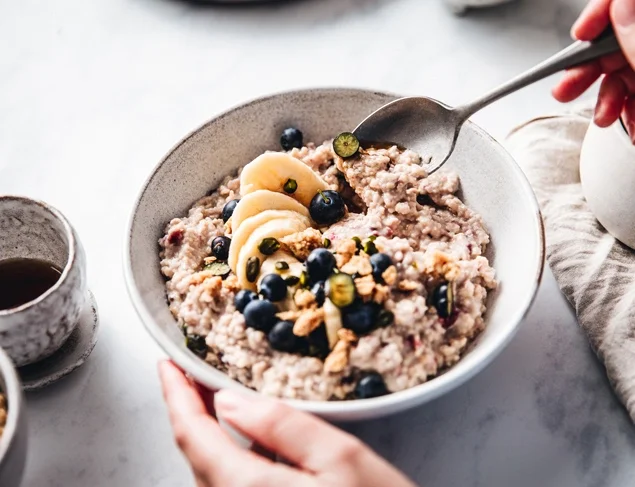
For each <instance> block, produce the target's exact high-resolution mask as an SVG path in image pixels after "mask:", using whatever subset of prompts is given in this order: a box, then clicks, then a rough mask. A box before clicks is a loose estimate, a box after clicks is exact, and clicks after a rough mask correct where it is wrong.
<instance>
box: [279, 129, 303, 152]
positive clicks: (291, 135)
mask: <svg viewBox="0 0 635 487" xmlns="http://www.w3.org/2000/svg"><path fill="white" fill-rule="evenodd" d="M302 139H303V135H302V132H300V131H299V130H298V129H296V128H293V127H289V128H288V129H284V130H283V131H282V135H281V136H280V145H281V146H282V148H283V149H284V150H291V149H294V148H295V149H301V148H302Z"/></svg>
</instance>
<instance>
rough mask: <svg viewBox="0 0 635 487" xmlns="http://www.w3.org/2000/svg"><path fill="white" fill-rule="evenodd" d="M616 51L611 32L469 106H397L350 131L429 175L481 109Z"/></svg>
mask: <svg viewBox="0 0 635 487" xmlns="http://www.w3.org/2000/svg"><path fill="white" fill-rule="evenodd" d="M619 49H620V46H619V43H618V41H617V38H616V37H615V34H614V32H613V30H612V29H611V28H610V27H609V28H608V29H607V30H606V31H604V32H603V33H602V34H601V35H600V36H598V37H597V38H596V39H594V40H593V41H591V42H586V41H577V42H574V43H573V44H571V45H570V46H569V47H567V48H566V49H563V50H562V51H560V52H559V53H557V54H555V55H554V56H552V57H550V58H549V59H547V60H546V61H543V62H542V63H540V64H538V65H537V66H535V67H534V68H532V69H530V70H529V71H526V72H525V73H523V74H521V75H520V76H517V77H516V78H514V79H512V80H510V81H508V82H507V83H505V84H503V85H501V86H499V87H498V88H496V89H494V90H492V91H490V92H489V93H487V94H486V95H485V96H483V97H481V98H479V99H477V100H475V101H473V102H472V103H469V104H467V105H463V106H458V107H455V108H452V107H450V106H448V105H446V104H444V103H441V102H439V101H437V100H434V99H432V98H427V97H406V98H400V99H398V100H395V101H393V102H391V103H388V104H386V105H384V106H383V107H381V108H379V109H378V110H376V111H375V112H373V113H372V114H371V115H369V116H368V117H367V118H366V119H365V120H364V121H363V122H362V123H361V124H359V125H358V126H357V128H356V129H355V130H354V131H353V133H354V134H355V136H356V137H357V138H358V139H359V140H360V141H361V142H362V143H363V142H369V143H372V142H388V143H393V144H397V145H399V146H401V147H407V148H409V149H412V150H414V151H416V152H417V153H419V154H421V155H422V156H424V157H425V158H424V162H425V161H426V159H428V158H429V161H428V162H427V164H426V166H425V167H426V170H427V172H428V173H429V174H431V173H433V172H434V171H436V170H437V169H439V168H440V167H441V166H442V165H443V164H444V163H445V162H446V161H447V160H448V158H449V157H450V154H452V151H453V150H454V146H455V145H456V140H457V138H458V136H459V132H460V130H461V127H462V126H463V123H464V122H465V121H466V120H467V119H468V118H469V117H471V116H472V115H473V114H474V113H476V112H477V111H479V110H480V109H481V108H484V107H486V106H488V105H489V104H490V103H493V102H495V101H496V100H498V99H500V98H502V97H504V96H506V95H508V94H510V93H513V92H515V91H517V90H519V89H521V88H524V87H525V86H527V85H529V84H531V83H534V82H536V81H539V80H541V79H543V78H546V77H547V76H550V75H552V74H554V73H557V72H558V71H562V70H564V69H567V68H571V67H573V66H576V65H579V64H583V63H586V62H588V61H592V60H594V59H597V58H599V57H602V56H604V55H606V54H610V53H613V52H616V51H618V50H619Z"/></svg>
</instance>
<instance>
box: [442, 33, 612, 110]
mask: <svg viewBox="0 0 635 487" xmlns="http://www.w3.org/2000/svg"><path fill="white" fill-rule="evenodd" d="M619 49H620V45H619V43H618V41H617V38H616V37H615V33H614V32H613V29H612V27H611V26H609V27H608V28H607V29H606V30H605V31H604V32H602V34H600V35H599V36H598V37H596V38H595V39H594V40H592V41H590V42H589V41H576V42H574V43H573V44H571V45H570V46H569V47H567V48H565V49H563V50H562V51H560V52H559V53H557V54H555V55H553V56H552V57H550V58H549V59H547V60H545V61H543V62H542V63H540V64H538V65H537V66H534V67H533V68H531V69H530V70H528V71H525V72H524V73H523V74H521V75H519V76H517V77H515V78H513V79H511V80H510V81H508V82H507V83H505V84H503V85H501V86H499V87H498V88H496V89H494V90H492V91H490V92H489V93H487V94H485V95H484V96H482V97H481V98H479V99H477V100H475V101H473V102H472V103H469V104H467V105H463V106H460V107H456V108H454V110H453V111H454V112H455V113H456V115H457V118H458V119H459V121H461V122H464V121H465V120H467V119H468V118H469V117H471V116H472V115H473V114H474V113H476V112H477V111H479V110H480V109H481V108H484V107H486V106H488V105H489V104H490V103H493V102H495V101H496V100H498V99H500V98H502V97H504V96H506V95H509V94H510V93H513V92H515V91H517V90H519V89H521V88H524V87H525V86H527V85H530V84H532V83H535V82H536V81H540V80H541V79H543V78H546V77H547V76H551V75H552V74H555V73H557V72H559V71H562V70H565V69H568V68H572V67H574V66H577V65H579V64H584V63H587V62H589V61H593V60H595V59H597V58H600V57H602V56H605V55H607V54H611V53H613V52H616V51H619Z"/></svg>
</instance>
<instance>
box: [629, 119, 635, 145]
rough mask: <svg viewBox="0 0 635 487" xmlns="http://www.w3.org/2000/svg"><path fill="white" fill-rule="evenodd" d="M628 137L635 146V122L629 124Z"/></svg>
mask: <svg viewBox="0 0 635 487" xmlns="http://www.w3.org/2000/svg"><path fill="white" fill-rule="evenodd" d="M628 135H629V136H630V138H631V142H632V143H633V145H635V122H629V123H628Z"/></svg>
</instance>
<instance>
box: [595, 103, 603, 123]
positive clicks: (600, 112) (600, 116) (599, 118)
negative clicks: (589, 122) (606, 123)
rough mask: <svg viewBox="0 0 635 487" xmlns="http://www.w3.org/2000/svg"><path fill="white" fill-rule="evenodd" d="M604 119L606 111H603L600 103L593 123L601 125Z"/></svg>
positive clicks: (596, 108)
mask: <svg viewBox="0 0 635 487" xmlns="http://www.w3.org/2000/svg"><path fill="white" fill-rule="evenodd" d="M603 118H604V111H603V110H602V104H601V103H598V104H597V106H596V107H595V112H594V113H593V121H594V122H595V124H596V125H599V124H600V123H601V121H602V119H603Z"/></svg>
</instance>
